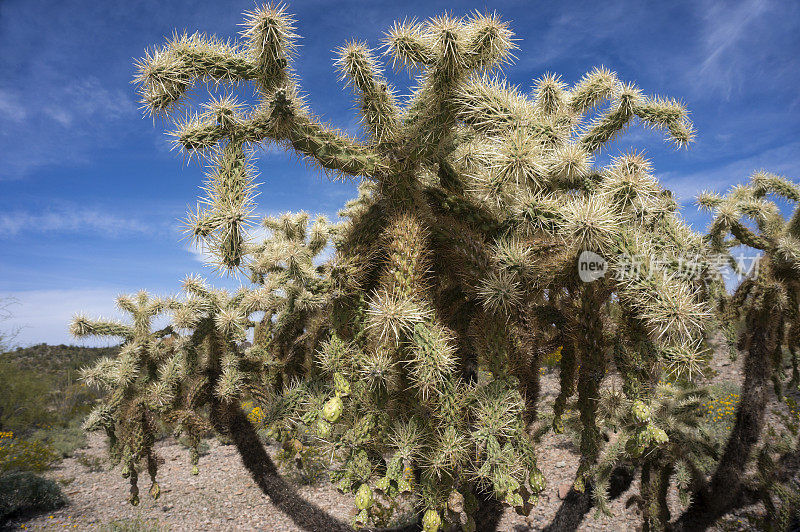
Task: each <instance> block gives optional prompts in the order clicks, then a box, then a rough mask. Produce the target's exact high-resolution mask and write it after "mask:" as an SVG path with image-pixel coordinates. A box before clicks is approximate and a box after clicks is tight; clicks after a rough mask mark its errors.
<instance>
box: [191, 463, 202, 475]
mask: <svg viewBox="0 0 800 532" xmlns="http://www.w3.org/2000/svg"><path fill="white" fill-rule="evenodd" d="M199 474H200V468H199V467H197V466H196V465H195V466H192V475H199Z"/></svg>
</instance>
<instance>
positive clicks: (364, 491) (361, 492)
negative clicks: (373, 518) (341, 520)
mask: <svg viewBox="0 0 800 532" xmlns="http://www.w3.org/2000/svg"><path fill="white" fill-rule="evenodd" d="M370 506H372V489H370V487H369V484H367V483H366V482H365V483H363V484H361V486H360V487H359V488H358V491H357V492H356V508H358V509H359V510H366V509H367V508H369V507H370Z"/></svg>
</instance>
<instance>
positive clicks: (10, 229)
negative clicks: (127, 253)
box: [0, 207, 153, 238]
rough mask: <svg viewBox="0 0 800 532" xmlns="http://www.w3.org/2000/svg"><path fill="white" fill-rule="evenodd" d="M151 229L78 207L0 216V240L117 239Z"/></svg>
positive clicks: (18, 212)
mask: <svg viewBox="0 0 800 532" xmlns="http://www.w3.org/2000/svg"><path fill="white" fill-rule="evenodd" d="M152 230H153V228H152V227H150V226H149V225H148V224H145V223H143V222H141V221H139V220H135V219H132V218H123V217H121V216H117V215H114V214H111V213H108V212H102V211H99V210H94V209H85V208H84V209H80V208H77V207H76V208H60V209H57V210H50V211H48V212H41V213H32V212H28V211H16V212H9V213H4V214H0V238H4V237H5V238H7V237H13V236H16V235H18V234H20V233H80V232H83V233H85V232H91V233H95V234H98V233H99V234H102V235H104V236H109V237H116V236H119V235H122V234H129V233H149V232H152Z"/></svg>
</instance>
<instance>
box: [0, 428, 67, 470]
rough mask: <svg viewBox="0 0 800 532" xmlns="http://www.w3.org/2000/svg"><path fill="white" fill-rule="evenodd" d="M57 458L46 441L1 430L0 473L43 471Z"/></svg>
mask: <svg viewBox="0 0 800 532" xmlns="http://www.w3.org/2000/svg"><path fill="white" fill-rule="evenodd" d="M57 459H58V456H57V455H56V453H55V452H54V451H53V449H52V448H51V447H50V446H48V445H47V444H46V443H43V442H41V441H38V440H27V439H24V438H18V437H15V435H14V433H12V432H0V473H5V472H11V471H36V472H41V471H45V470H47V469H48V468H49V467H50V465H51V464H52V463H53V462H54V461H55V460H57Z"/></svg>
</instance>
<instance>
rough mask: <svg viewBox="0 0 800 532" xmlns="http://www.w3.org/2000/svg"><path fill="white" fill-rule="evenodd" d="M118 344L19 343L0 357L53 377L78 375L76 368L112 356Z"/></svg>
mask: <svg viewBox="0 0 800 532" xmlns="http://www.w3.org/2000/svg"><path fill="white" fill-rule="evenodd" d="M117 353H119V346H114V347H81V346H77V345H63V344H62V345H48V344H37V345H33V346H31V347H18V348H17V349H15V350H13V351H8V352H6V353H3V354H0V361H6V362H11V363H13V364H14V365H16V366H17V367H19V368H20V369H22V370H25V371H33V372H36V373H38V374H40V375H42V374H47V375H51V376H54V377H58V376H68V377H72V378H73V379H74V378H76V377H77V374H78V370H80V369H81V368H83V367H86V366H90V365H92V364H93V363H94V362H95V361H96V360H97V359H99V358H101V357H105V356H115V355H116V354H117Z"/></svg>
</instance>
